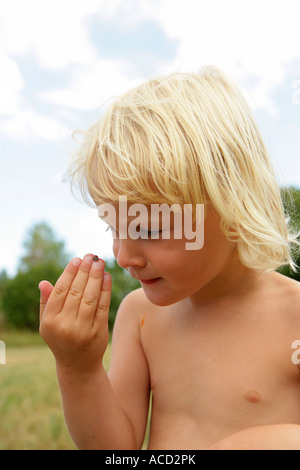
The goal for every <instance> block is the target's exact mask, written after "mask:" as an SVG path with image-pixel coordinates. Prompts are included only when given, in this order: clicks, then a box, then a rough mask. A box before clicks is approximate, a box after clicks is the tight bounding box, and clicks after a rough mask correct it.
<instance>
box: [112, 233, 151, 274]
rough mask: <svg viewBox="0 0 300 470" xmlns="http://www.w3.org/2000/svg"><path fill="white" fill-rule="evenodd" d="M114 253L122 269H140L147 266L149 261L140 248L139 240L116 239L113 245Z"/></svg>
mask: <svg viewBox="0 0 300 470" xmlns="http://www.w3.org/2000/svg"><path fill="white" fill-rule="evenodd" d="M113 253H114V255H115V258H116V260H117V263H118V265H119V266H120V267H121V268H128V267H139V268H142V267H144V266H145V265H146V263H147V260H146V257H145V256H144V254H143V252H142V250H141V249H140V248H139V242H138V240H132V239H130V238H127V239H120V238H118V239H116V240H114V243H113Z"/></svg>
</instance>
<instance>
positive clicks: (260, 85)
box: [157, 0, 300, 116]
mask: <svg viewBox="0 0 300 470" xmlns="http://www.w3.org/2000/svg"><path fill="white" fill-rule="evenodd" d="M161 3H162V7H161V8H159V9H158V10H157V20H158V21H159V22H160V24H161V26H162V28H163V29H164V31H165V32H166V34H167V35H168V36H169V37H170V38H171V39H173V40H174V39H177V40H178V44H179V46H178V55H177V57H176V59H175V60H174V61H173V62H172V63H170V64H166V67H165V71H166V72H170V70H174V69H176V68H177V69H178V68H181V69H197V68H199V67H200V66H202V65H206V64H216V65H219V66H221V67H223V68H224V69H226V70H227V71H229V72H230V73H231V74H233V75H234V76H235V77H236V78H238V79H241V80H246V79H247V78H248V77H252V78H256V79H257V80H256V84H255V85H254V86H249V91H250V93H251V94H252V95H253V97H254V100H255V103H256V105H257V106H258V107H260V108H264V109H265V110H266V111H267V112H269V114H270V115H272V116H273V115H274V114H276V111H277V110H276V107H275V105H274V103H273V100H272V96H271V95H272V93H273V91H274V89H275V88H276V87H278V86H280V85H282V83H283V81H284V77H285V68H286V65H287V63H288V62H289V61H292V60H295V59H297V58H300V51H299V43H300V29H299V14H300V4H299V1H298V0H285V1H283V0H272V1H268V0H264V1H261V0H252V1H251V2H244V1H243V2H242V1H240V0H227V1H226V2H224V1H219V0H210V1H209V2H207V1H201V0H200V1H199V0H186V1H185V2H181V1H176V0H175V1H174V0H163V1H162V2H161Z"/></svg>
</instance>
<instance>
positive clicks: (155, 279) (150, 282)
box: [139, 277, 161, 285]
mask: <svg viewBox="0 0 300 470" xmlns="http://www.w3.org/2000/svg"><path fill="white" fill-rule="evenodd" d="M160 279H161V278H160V277H155V278H154V279H139V281H140V282H141V283H142V284H146V285H151V284H155V283H156V282H158V281H159V280H160Z"/></svg>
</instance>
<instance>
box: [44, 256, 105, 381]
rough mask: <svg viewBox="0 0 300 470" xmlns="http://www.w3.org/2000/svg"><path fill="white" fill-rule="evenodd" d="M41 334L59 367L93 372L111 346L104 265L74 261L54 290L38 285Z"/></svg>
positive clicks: (89, 258)
mask: <svg viewBox="0 0 300 470" xmlns="http://www.w3.org/2000/svg"><path fill="white" fill-rule="evenodd" d="M39 288H40V291H41V298H40V334H41V336H42V338H43V339H44V341H45V342H46V343H47V344H48V346H49V348H50V349H51V350H52V352H53V354H54V356H55V359H56V362H57V364H58V365H59V366H62V367H66V368H71V369H72V370H74V371H77V372H84V373H86V372H90V371H94V370H96V369H97V368H99V366H100V365H101V363H102V358H103V355H104V352H105V350H106V347H107V344H108V313H109V305H110V298H111V278H110V275H109V274H107V273H104V261H102V260H101V259H99V260H98V261H94V260H93V255H91V254H89V255H86V256H85V257H84V259H83V260H81V259H79V258H74V259H73V260H72V261H71V262H70V263H69V264H68V265H67V267H66V268H65V270H64V272H63V273H62V275H61V276H60V278H59V279H58V281H57V282H56V284H55V286H54V287H53V286H52V285H51V284H50V282H48V281H42V282H40V284H39Z"/></svg>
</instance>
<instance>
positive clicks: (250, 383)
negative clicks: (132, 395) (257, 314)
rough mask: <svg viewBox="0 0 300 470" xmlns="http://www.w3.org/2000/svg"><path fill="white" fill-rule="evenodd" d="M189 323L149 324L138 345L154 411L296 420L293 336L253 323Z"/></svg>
mask: <svg viewBox="0 0 300 470" xmlns="http://www.w3.org/2000/svg"><path fill="white" fill-rule="evenodd" d="M191 326H192V325H188V326H185V327H183V326H182V328H181V329H179V330H178V329H177V327H176V326H174V327H173V326H170V325H169V328H163V329H161V330H159V329H157V330H156V331H155V333H156V334H155V336H154V337H152V338H151V342H150V341H149V343H148V344H147V340H146V342H145V352H146V355H147V360H148V364H149V369H150V376H151V387H152V392H153V397H154V404H155V407H156V409H157V410H159V411H160V412H162V413H170V414H172V413H174V412H176V413H177V412H178V413H183V414H186V415H189V416H191V417H193V419H195V420H198V421H199V422H200V421H201V422H203V421H205V420H213V419H215V420H217V421H218V422H219V424H220V422H222V421H224V422H226V423H235V422H236V421H241V420H242V421H244V422H245V421H246V422H247V424H248V425H249V426H250V425H251V426H252V425H260V424H264V423H266V422H267V423H269V422H278V421H284V422H295V421H296V422H297V423H300V373H299V370H298V368H297V367H296V366H295V365H294V364H293V363H292V353H293V350H292V349H291V345H292V342H293V341H294V340H295V338H293V333H289V332H286V331H282V329H281V328H278V327H277V326H276V325H275V326H272V324H270V325H267V324H263V323H260V324H258V323H255V322H253V323H249V324H248V325H243V324H239V323H238V322H237V323H236V324H235V328H234V329H232V328H231V327H230V325H227V326H225V325H224V324H223V325H222V322H220V324H219V325H217V324H214V325H212V324H207V325H194V328H192V327H191ZM150 344H151V346H150Z"/></svg>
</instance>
